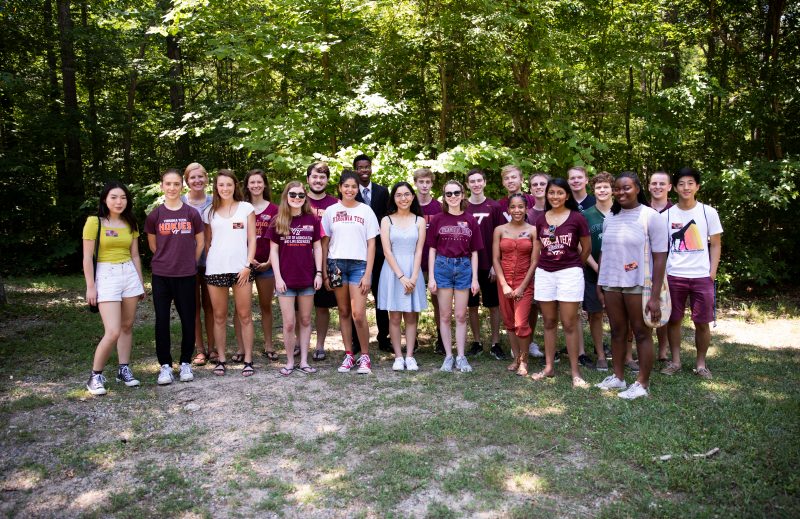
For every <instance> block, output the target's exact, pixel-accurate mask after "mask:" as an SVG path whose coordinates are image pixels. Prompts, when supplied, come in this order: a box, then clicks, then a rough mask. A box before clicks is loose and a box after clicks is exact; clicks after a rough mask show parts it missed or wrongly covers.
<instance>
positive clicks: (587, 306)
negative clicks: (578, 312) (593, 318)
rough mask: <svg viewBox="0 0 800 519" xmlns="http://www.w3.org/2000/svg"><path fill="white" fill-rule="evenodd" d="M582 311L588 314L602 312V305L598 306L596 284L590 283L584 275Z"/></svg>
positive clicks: (594, 282) (598, 299)
mask: <svg viewBox="0 0 800 519" xmlns="http://www.w3.org/2000/svg"><path fill="white" fill-rule="evenodd" d="M592 272H594V271H592ZM583 309H584V310H586V311H587V312H589V313H590V314H596V313H598V312H602V311H603V305H602V304H600V298H599V297H597V282H596V281H592V280H591V279H589V276H586V275H584V276H583Z"/></svg>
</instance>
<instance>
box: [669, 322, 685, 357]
mask: <svg viewBox="0 0 800 519" xmlns="http://www.w3.org/2000/svg"><path fill="white" fill-rule="evenodd" d="M681 324H682V323H681V321H675V322H673V321H670V322H668V323H667V337H669V349H670V350H671V352H672V363H673V364H674V365H676V366H680V365H681Z"/></svg>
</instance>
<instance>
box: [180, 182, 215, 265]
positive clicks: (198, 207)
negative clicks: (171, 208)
mask: <svg viewBox="0 0 800 519" xmlns="http://www.w3.org/2000/svg"><path fill="white" fill-rule="evenodd" d="M213 200H214V199H213V198H212V196H211V195H208V194H207V195H206V199H205V201H204V202H203V203H202V204H198V205H195V204H193V203H192V202H191V201H190V200H189V197H188V196H187V195H181V202H183V203H184V204H187V205H188V206H189V207H191V208H192V209H194V210H195V211H197V214H199V215H200V219H201V220H202V219H203V213H204V212H205V211H206V209H208V207H209V206H210V205H211V202H212V201H213ZM197 266H198V267H205V266H206V251H205V250H203V254H201V255H200V259H199V260H197Z"/></svg>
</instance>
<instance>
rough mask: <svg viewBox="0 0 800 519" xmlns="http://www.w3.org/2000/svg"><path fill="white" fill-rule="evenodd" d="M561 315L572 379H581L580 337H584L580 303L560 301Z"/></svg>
mask: <svg viewBox="0 0 800 519" xmlns="http://www.w3.org/2000/svg"><path fill="white" fill-rule="evenodd" d="M558 304H559V308H560V314H561V326H563V327H564V337H565V339H566V342H567V353H569V367H570V371H571V372H572V378H575V377H578V378H583V377H581V368H580V365H579V364H578V355H579V354H580V353H579V337H580V336H581V335H583V333H582V330H581V328H580V325H579V321H580V320H579V318H578V307H579V306H580V303H573V302H564V301H559V303H558Z"/></svg>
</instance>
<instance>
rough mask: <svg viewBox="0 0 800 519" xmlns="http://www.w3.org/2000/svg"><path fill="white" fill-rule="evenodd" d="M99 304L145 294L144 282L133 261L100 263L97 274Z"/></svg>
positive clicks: (96, 284) (96, 283)
mask: <svg viewBox="0 0 800 519" xmlns="http://www.w3.org/2000/svg"><path fill="white" fill-rule="evenodd" d="M95 286H96V287H97V302H98V303H102V302H108V301H122V300H123V299H124V298H126V297H136V296H140V295H142V294H144V287H143V286H142V281H141V280H140V279H139V274H138V273H137V272H136V267H135V266H134V265H133V262H132V261H126V262H125V263H98V264H97V272H96V273H95Z"/></svg>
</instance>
